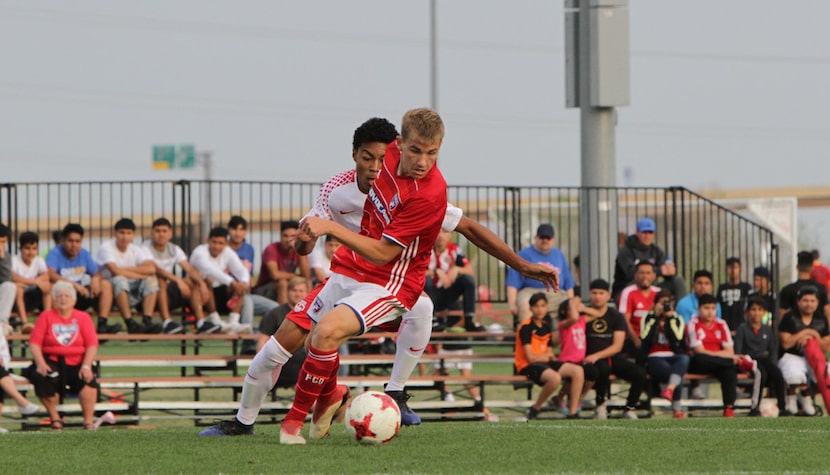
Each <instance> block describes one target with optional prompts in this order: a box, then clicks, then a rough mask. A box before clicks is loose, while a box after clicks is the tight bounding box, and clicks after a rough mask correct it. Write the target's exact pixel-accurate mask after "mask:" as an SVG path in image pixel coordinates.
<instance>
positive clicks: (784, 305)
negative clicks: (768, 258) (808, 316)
mask: <svg viewBox="0 0 830 475" xmlns="http://www.w3.org/2000/svg"><path fill="white" fill-rule="evenodd" d="M796 270H797V271H798V280H796V281H795V282H793V283H792V284H789V285H787V286H785V287H784V288H783V289H781V300H780V301H779V302H778V303H779V305H778V307H779V308H778V316H779V317H783V316H784V315H785V314H787V312H790V311H793V310H796V307H797V300H798V298H797V296H798V291H799V290H801V288H802V287H808V286H809V287H813V288H815V289H816V296H817V297H818V307H817V308H816V311H821V312H822V314H823V315H824V316H825V317H827V316H828V315H829V314H830V308H829V307H828V305H827V289H826V288H825V287H824V286H823V285H821V284H819V283H818V282H816V281H815V280H813V279H812V278H811V277H810V274H812V272H813V255H812V254H811V253H809V252H807V251H801V252H799V253H798V256H797V263H796Z"/></svg>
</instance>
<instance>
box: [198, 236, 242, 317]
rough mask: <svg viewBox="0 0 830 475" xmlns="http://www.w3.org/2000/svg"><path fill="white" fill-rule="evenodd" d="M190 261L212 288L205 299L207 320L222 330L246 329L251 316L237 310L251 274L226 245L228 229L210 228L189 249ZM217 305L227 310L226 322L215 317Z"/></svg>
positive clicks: (217, 312)
mask: <svg viewBox="0 0 830 475" xmlns="http://www.w3.org/2000/svg"><path fill="white" fill-rule="evenodd" d="M190 264H191V265H192V266H193V268H194V269H196V270H197V271H198V272H199V274H200V275H201V276H202V278H204V279H206V280H207V282H208V286H209V287H211V288H212V289H213V291H212V292H211V293H210V295H209V298H208V301H207V302H205V304H206V306H207V308H208V312H209V315H208V321H210V323H212V324H214V325H216V326H218V327H219V328H220V329H221V331H222V332H223V333H249V332H250V331H251V325H252V323H253V318H250V319H249V318H248V316H247V315H246V318H245V319H243V318H242V315H241V314H240V310H241V309H242V305H243V298H244V297H245V295H246V294H247V293H248V292H249V291H250V283H251V275H250V274H249V273H248V269H246V268H245V265H244V264H242V261H241V260H240V259H239V256H237V255H236V253H235V252H233V250H231V249H230V248H229V247H228V230H227V229H225V228H213V229H211V230H210V233H208V242H207V244H200V245H199V246H196V249H194V250H193V253H192V254H191V255H190ZM226 270H229V271H230V273H227V272H226ZM220 308H223V309H224V308H227V309H229V310H230V314H229V315H228V323H227V324H225V323H222V321H221V320H220V319H219V309H220Z"/></svg>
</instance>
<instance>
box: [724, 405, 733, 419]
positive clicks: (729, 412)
mask: <svg viewBox="0 0 830 475" xmlns="http://www.w3.org/2000/svg"><path fill="white" fill-rule="evenodd" d="M723 417H727V418H732V417H735V410H734V409H732V408H731V407H725V408H724V409H723Z"/></svg>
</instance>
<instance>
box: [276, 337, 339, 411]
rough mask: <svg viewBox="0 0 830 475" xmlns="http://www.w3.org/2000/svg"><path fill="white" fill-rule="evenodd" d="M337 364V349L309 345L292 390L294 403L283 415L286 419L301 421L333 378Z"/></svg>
mask: <svg viewBox="0 0 830 475" xmlns="http://www.w3.org/2000/svg"><path fill="white" fill-rule="evenodd" d="M337 365H338V358H337V350H336V349H335V350H329V351H325V350H319V349H317V348H314V347H313V346H309V349H308V357H307V358H306V360H305V362H304V363H303V367H302V368H301V369H300V375H299V377H298V378H297V389H296V391H295V392H294V404H293V405H292V406H291V410H290V411H288V414H286V416H285V420H286V421H295V422H299V423H302V421H304V420H305V418H306V416H307V415H308V412H309V411H310V410H311V406H312V405H313V404H314V402H315V401H317V399H318V398H319V397H320V393H321V392H322V391H323V389H324V388H326V387H327V386H328V384H329V379H333V376H332V375H334V374H336V371H337Z"/></svg>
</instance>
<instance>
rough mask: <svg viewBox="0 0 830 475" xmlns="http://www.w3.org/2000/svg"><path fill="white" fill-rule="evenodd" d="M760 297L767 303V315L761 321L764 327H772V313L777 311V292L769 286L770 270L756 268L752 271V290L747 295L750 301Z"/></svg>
mask: <svg viewBox="0 0 830 475" xmlns="http://www.w3.org/2000/svg"><path fill="white" fill-rule="evenodd" d="M754 297H759V298H761V299H763V300H764V302H765V303H766V308H767V313H766V315H765V316H764V318H763V319H762V320H761V321H762V322H763V323H764V325H772V324H773V321H772V312H773V311H774V310H775V299H776V296H775V292H773V291H772V288H770V285H769V269H767V268H766V267H762V266H760V267H756V268H755V269H754V270H753V271H752V290H750V291H749V293H748V294H747V298H748V299H752V298H754Z"/></svg>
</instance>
